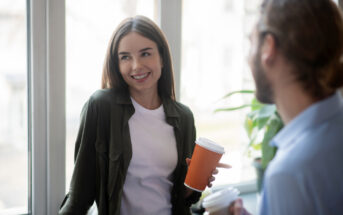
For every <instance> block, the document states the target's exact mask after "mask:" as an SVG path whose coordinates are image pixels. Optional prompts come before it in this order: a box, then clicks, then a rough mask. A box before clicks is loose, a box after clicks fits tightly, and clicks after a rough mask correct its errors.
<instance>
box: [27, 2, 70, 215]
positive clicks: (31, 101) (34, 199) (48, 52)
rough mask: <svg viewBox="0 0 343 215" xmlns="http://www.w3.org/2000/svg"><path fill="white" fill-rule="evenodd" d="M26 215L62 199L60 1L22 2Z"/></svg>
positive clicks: (48, 210) (42, 212)
mask: <svg viewBox="0 0 343 215" xmlns="http://www.w3.org/2000/svg"><path fill="white" fill-rule="evenodd" d="M27 13H28V21H27V22H28V59H29V62H28V88H29V89H28V92H29V93H28V106H29V108H28V109H29V110H28V113H29V114H28V115H29V120H28V121H29V122H28V123H29V126H28V127H29V131H28V132H29V156H28V157H29V167H28V168H29V198H28V199H29V200H28V201H29V204H28V205H29V208H28V209H29V214H37V215H46V214H48V215H50V214H51V215H52V214H56V212H57V211H58V208H59V205H60V203H61V202H62V200H63V198H64V195H65V127H66V125H65V122H66V120H65V0H31V1H30V0H27Z"/></svg>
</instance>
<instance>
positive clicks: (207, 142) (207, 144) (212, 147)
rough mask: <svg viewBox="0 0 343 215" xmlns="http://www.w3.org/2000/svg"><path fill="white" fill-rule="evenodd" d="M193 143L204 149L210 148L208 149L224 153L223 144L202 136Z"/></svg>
mask: <svg viewBox="0 0 343 215" xmlns="http://www.w3.org/2000/svg"><path fill="white" fill-rule="evenodd" d="M195 143H196V144H198V145H200V146H202V147H204V148H206V149H208V150H210V151H213V152H217V153H219V154H224V152H225V150H224V147H223V146H221V145H219V144H217V143H215V142H213V141H212V140H209V139H207V138H204V137H199V138H198V139H197V140H196V141H195Z"/></svg>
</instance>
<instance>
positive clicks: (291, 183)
mask: <svg viewBox="0 0 343 215" xmlns="http://www.w3.org/2000/svg"><path fill="white" fill-rule="evenodd" d="M251 43H252V44H251V49H250V57H249V61H250V62H249V63H250V67H251V70H252V74H253V77H254V80H255V84H256V97H257V99H258V100H259V101H261V102H263V103H274V104H276V106H277V108H278V112H279V113H280V116H281V118H282V120H283V122H284V124H285V127H284V128H283V129H282V130H281V131H280V132H279V133H278V134H277V136H276V137H275V138H274V139H273V140H272V141H271V144H272V145H273V146H276V147H278V151H277V154H276V156H275V158H274V159H273V161H272V162H271V163H270V164H269V166H268V168H267V171H266V173H265V178H264V185H263V192H262V199H261V208H260V214H263V215H280V214H281V215H283V214H285V215H286V214H287V215H298V214H299V215H300V214H301V215H307V214H311V215H313V214H314V215H316V214H323V215H328V214H343V99H342V96H341V94H340V93H339V92H338V89H339V88H340V87H342V86H343V69H342V68H343V65H342V61H343V55H342V54H343V22H342V16H341V13H340V11H339V9H338V8H337V6H336V5H335V4H334V3H333V2H332V1H331V0H264V1H263V3H262V7H261V14H260V19H259V21H258V23H257V25H256V27H255V29H254V31H253V33H252V35H251ZM229 211H230V212H231V213H232V214H235V215H236V214H248V212H247V211H246V210H245V209H244V207H243V203H242V201H241V200H237V201H236V202H235V203H234V204H233V205H232V206H231V207H230V208H229Z"/></svg>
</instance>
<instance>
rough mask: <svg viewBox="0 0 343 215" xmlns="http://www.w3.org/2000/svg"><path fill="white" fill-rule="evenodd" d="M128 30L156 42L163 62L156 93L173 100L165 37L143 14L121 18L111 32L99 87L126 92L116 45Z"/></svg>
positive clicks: (126, 87)
mask: <svg viewBox="0 0 343 215" xmlns="http://www.w3.org/2000/svg"><path fill="white" fill-rule="evenodd" d="M130 32H136V33H139V34H141V35H142V36H144V37H146V38H148V39H150V40H152V41H154V42H155V43H156V45H157V47H158V51H159V54H160V56H161V58H162V62H163V68H162V71H161V77H160V79H159V80H158V93H159V96H161V97H164V98H171V99H173V100H175V89H174V76H173V65H172V60H171V54H170V49H169V45H168V42H167V39H166V37H165V35H164V34H163V32H162V31H161V29H160V28H159V27H158V26H157V25H156V24H155V23H154V22H153V21H152V20H150V19H149V18H147V17H144V16H135V17H131V18H127V19H125V20H123V21H122V22H121V23H120V24H119V26H118V27H117V29H116V30H115V31H114V32H113V34H112V37H111V39H110V42H109V45H108V48H107V53H106V58H105V62H104V68H103V73H102V80H101V88H103V89H105V88H114V89H116V90H118V91H121V92H128V85H127V84H126V82H125V81H124V79H123V77H122V75H121V73H120V71H119V63H118V62H119V58H118V46H119V42H120V40H121V39H122V38H123V37H124V36H125V35H127V34H128V33H130Z"/></svg>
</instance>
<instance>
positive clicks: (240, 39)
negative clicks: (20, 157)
mask: <svg viewBox="0 0 343 215" xmlns="http://www.w3.org/2000/svg"><path fill="white" fill-rule="evenodd" d="M259 2H260V1H259V0H254V1H247V0H245V1H242V0H218V1H216V2H215V4H214V3H213V1H209V0H204V1H197V0H184V1H183V8H182V65H181V102H183V103H185V104H186V105H188V106H189V107H190V108H191V109H192V111H193V113H194V117H195V121H196V128H197V136H198V137H199V136H203V137H207V138H209V139H212V140H214V141H216V142H218V143H220V144H223V145H224V146H225V149H226V153H225V154H224V156H223V158H222V162H225V163H229V164H231V165H232V166H233V168H232V169H230V170H221V171H220V174H219V175H218V177H217V178H216V181H215V183H214V185H222V184H237V183H241V182H247V181H252V180H253V179H254V178H255V172H254V171H255V170H254V169H253V167H252V165H251V162H252V158H250V157H249V156H247V153H246V152H247V144H248V139H247V137H246V134H245V131H244V128H243V122H244V117H245V113H246V112H245V111H236V112H219V113H214V110H215V109H216V108H220V107H224V106H225V105H226V106H238V105H240V104H242V103H244V102H247V101H249V98H246V97H242V96H239V95H237V96H235V97H232V98H230V100H229V101H228V103H226V102H224V101H223V100H221V98H222V97H223V96H224V95H225V94H227V93H228V92H231V91H235V90H241V89H254V85H253V81H252V77H251V75H250V70H249V68H248V65H247V61H246V56H247V51H248V45H249V42H248V34H249V32H250V29H251V27H252V25H253V23H254V19H255V18H256V16H257V12H258V8H259ZM194 5H196V9H194V8H195V7H194ZM246 99H248V100H246Z"/></svg>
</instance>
